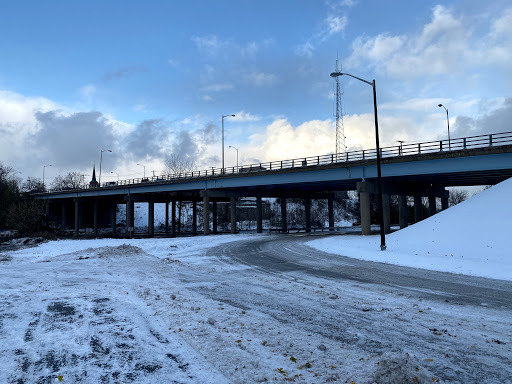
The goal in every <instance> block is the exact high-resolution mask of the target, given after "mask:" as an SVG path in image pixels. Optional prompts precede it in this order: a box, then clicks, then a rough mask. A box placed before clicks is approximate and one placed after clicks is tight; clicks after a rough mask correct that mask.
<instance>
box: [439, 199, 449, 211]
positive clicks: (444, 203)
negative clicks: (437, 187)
mask: <svg viewBox="0 0 512 384" xmlns="http://www.w3.org/2000/svg"><path fill="white" fill-rule="evenodd" d="M441 209H442V210H443V211H444V210H445V209H448V198H447V197H441Z"/></svg>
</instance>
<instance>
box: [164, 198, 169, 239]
mask: <svg viewBox="0 0 512 384" xmlns="http://www.w3.org/2000/svg"><path fill="white" fill-rule="evenodd" d="M165 233H169V202H168V201H166V202H165Z"/></svg>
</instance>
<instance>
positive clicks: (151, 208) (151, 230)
mask: <svg viewBox="0 0 512 384" xmlns="http://www.w3.org/2000/svg"><path fill="white" fill-rule="evenodd" d="M148 235H149V237H153V236H155V202H154V201H153V200H149V201H148Z"/></svg>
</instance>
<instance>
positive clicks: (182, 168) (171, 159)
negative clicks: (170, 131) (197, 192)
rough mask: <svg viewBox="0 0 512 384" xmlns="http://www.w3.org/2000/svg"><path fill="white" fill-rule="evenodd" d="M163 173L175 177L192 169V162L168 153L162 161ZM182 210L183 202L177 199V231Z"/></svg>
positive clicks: (179, 226)
mask: <svg viewBox="0 0 512 384" xmlns="http://www.w3.org/2000/svg"><path fill="white" fill-rule="evenodd" d="M164 166H165V169H164V171H163V173H164V175H166V176H168V177H177V176H180V175H183V174H185V173H187V172H192V171H193V170H194V162H193V161H192V160H186V159H184V158H182V157H180V156H178V155H176V154H170V155H168V156H167V157H166V158H165V161H164ZM182 210H183V202H182V201H178V223H177V224H178V232H180V231H181V214H182Z"/></svg>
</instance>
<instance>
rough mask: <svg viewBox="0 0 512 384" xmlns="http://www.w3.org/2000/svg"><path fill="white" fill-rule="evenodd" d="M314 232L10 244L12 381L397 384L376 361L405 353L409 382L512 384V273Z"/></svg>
mask: <svg viewBox="0 0 512 384" xmlns="http://www.w3.org/2000/svg"><path fill="white" fill-rule="evenodd" d="M306 240H311V238H308V237H303V236H289V235H288V236H283V235H272V236H271V235H253V236H240V235H236V236H216V237H212V236H210V237H197V238H193V239H190V238H189V239H150V240H108V239H105V240H83V241H59V242H50V243H46V244H42V245H40V246H38V247H35V248H29V249H24V250H20V251H16V252H14V251H5V252H2V253H1V254H0V281H1V282H2V284H1V285H0V383H4V382H5V383H53V382H60V381H62V382H68V383H79V382H82V383H100V382H109V383H110V382H111V383H130V382H133V383H198V384H199V383H253V382H254V383H258V382H266V381H267V380H268V381H269V382H279V383H287V382H296V383H327V382H328V383H331V382H340V383H345V382H348V383H350V382H352V381H353V382H355V383H356V384H360V383H372V382H373V381H376V382H382V383H384V382H385V381H379V379H378V378H376V377H375V371H376V370H378V369H380V368H379V367H383V366H389V364H391V363H390V361H389V359H391V360H392V359H395V360H393V361H392V363H393V364H394V363H396V362H400V359H401V358H403V359H406V360H404V361H407V362H409V363H408V364H410V367H409V366H403V367H402V368H404V369H402V370H404V371H405V375H408V377H409V380H411V382H433V381H432V378H433V379H434V381H436V380H439V382H444V383H448V382H450V383H508V382H510V378H511V377H512V365H511V359H512V320H511V319H512V300H511V298H510V292H511V283H510V282H505V281H498V280H487V279H482V278H474V277H467V278H465V277H464V276H461V275H449V274H442V273H428V272H426V271H423V270H417V269H410V268H404V267H396V266H389V265H386V264H379V263H371V262H364V261H361V260H354V259H348V258H344V257H340V256H333V255H330V254H326V253H323V252H319V251H315V250H313V249H312V248H309V247H307V246H306V245H304V244H303V243H304V242H305V241H306ZM416 281H417V284H416V283H415V282H416ZM479 291H480V292H481V293H482V294H481V295H479V294H478V292H479ZM390 352H392V353H390ZM403 364H405V363H403ZM395 371H396V370H395ZM415 377H416V381H413V380H415V379H414V378H415ZM390 382H393V381H390Z"/></svg>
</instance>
